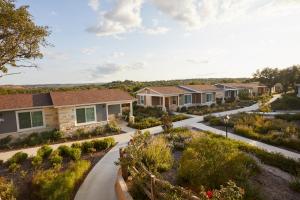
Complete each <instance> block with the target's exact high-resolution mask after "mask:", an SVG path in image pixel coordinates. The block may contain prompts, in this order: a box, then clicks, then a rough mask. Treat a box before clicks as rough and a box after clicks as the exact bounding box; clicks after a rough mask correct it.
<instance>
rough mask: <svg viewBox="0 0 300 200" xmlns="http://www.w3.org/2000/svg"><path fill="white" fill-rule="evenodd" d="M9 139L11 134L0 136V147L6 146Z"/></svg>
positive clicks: (10, 139)
mask: <svg viewBox="0 0 300 200" xmlns="http://www.w3.org/2000/svg"><path fill="white" fill-rule="evenodd" d="M11 141H12V136H11V135H8V136H6V137H4V138H1V139H0V148H8V147H9V144H10V142H11Z"/></svg>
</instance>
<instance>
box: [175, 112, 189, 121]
mask: <svg viewBox="0 0 300 200" xmlns="http://www.w3.org/2000/svg"><path fill="white" fill-rule="evenodd" d="M171 118H172V122H177V121H181V120H185V119H188V118H189V117H188V116H186V115H183V114H178V115H172V116H171Z"/></svg>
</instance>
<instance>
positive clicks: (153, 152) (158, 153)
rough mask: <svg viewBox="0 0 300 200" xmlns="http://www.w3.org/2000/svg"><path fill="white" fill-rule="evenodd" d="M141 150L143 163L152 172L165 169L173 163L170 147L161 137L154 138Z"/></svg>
mask: <svg viewBox="0 0 300 200" xmlns="http://www.w3.org/2000/svg"><path fill="white" fill-rule="evenodd" d="M142 151H143V153H142V154H143V162H144V164H145V165H146V166H147V167H148V168H149V169H150V170H151V171H153V172H156V171H166V170H168V169H170V168H171V167H172V165H173V156H172V153H171V149H170V147H168V145H167V142H166V141H165V139H164V138H162V137H157V138H154V139H153V140H152V141H151V143H150V144H149V145H148V146H147V147H146V148H145V149H143V150H142Z"/></svg>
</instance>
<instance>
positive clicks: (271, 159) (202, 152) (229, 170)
mask: <svg viewBox="0 0 300 200" xmlns="http://www.w3.org/2000/svg"><path fill="white" fill-rule="evenodd" d="M125 153H126V155H127V156H126V157H121V158H120V162H119V164H120V165H121V166H122V168H123V169H124V166H125V168H126V169H129V176H130V177H131V178H129V179H127V184H128V186H129V191H130V193H131V195H132V196H133V198H134V199H147V193H145V190H146V191H147V190H149V189H150V188H149V185H150V182H151V179H152V178H149V177H152V176H150V175H151V174H152V175H155V176H154V178H153V179H154V180H155V184H154V185H153V187H152V186H151V187H152V188H153V191H154V195H155V196H156V198H157V199H162V200H164V199H189V198H191V197H192V196H193V199H199V200H200V199H201V200H202V199H271V198H270V197H269V195H268V194H265V193H264V192H266V191H267V192H271V193H274V194H276V195H277V197H278V199H282V200H285V199H288V198H286V197H293V198H295V199H298V198H300V194H299V193H297V192H293V191H292V190H291V188H290V187H289V182H288V181H282V180H281V179H280V180H277V177H275V178H274V179H273V177H269V179H268V181H269V182H268V183H269V185H266V184H263V183H260V182H259V181H260V180H262V177H265V176H267V175H269V174H267V172H266V171H265V170H262V169H261V168H260V167H259V165H258V164H257V162H256V160H255V159H253V158H252V157H253V156H255V157H256V158H257V159H259V160H260V161H261V162H263V163H264V164H267V165H272V166H274V167H277V168H279V169H281V170H283V171H286V172H288V173H290V174H292V175H295V176H297V175H298V173H299V170H300V163H299V162H298V161H295V160H292V159H289V158H286V157H284V156H282V155H281V154H273V153H269V152H266V151H264V150H261V149H258V148H256V147H253V146H250V145H247V144H245V143H241V142H236V141H233V140H230V139H225V138H224V137H222V136H218V135H215V134H212V133H209V132H199V131H190V130H187V129H184V128H179V129H178V128H176V129H172V130H171V131H169V132H168V133H163V134H161V135H159V136H155V137H151V136H150V134H148V133H140V132H138V133H136V135H135V136H134V137H133V139H132V143H131V144H130V145H129V146H128V147H127V148H126V149H125ZM250 155H251V156H250ZM123 172H124V171H123ZM125 172H126V171H125ZM123 175H124V174H123ZM272 179H273V182H272ZM278 183H281V184H278ZM268 188H269V189H268ZM282 188H284V189H285V191H288V192H289V193H290V195H286V196H285V195H284V193H281V192H280V191H281V189H282ZM148 195H149V194H148Z"/></svg>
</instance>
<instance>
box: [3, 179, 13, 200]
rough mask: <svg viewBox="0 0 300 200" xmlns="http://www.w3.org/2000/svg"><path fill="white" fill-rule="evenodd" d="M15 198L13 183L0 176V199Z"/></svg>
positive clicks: (8, 199) (10, 199) (11, 199)
mask: <svg viewBox="0 0 300 200" xmlns="http://www.w3.org/2000/svg"><path fill="white" fill-rule="evenodd" d="M15 196H16V191H15V188H14V185H13V183H12V182H9V181H7V180H6V179H4V178H3V177H1V176H0V199H2V200H13V199H16V197H15Z"/></svg>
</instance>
